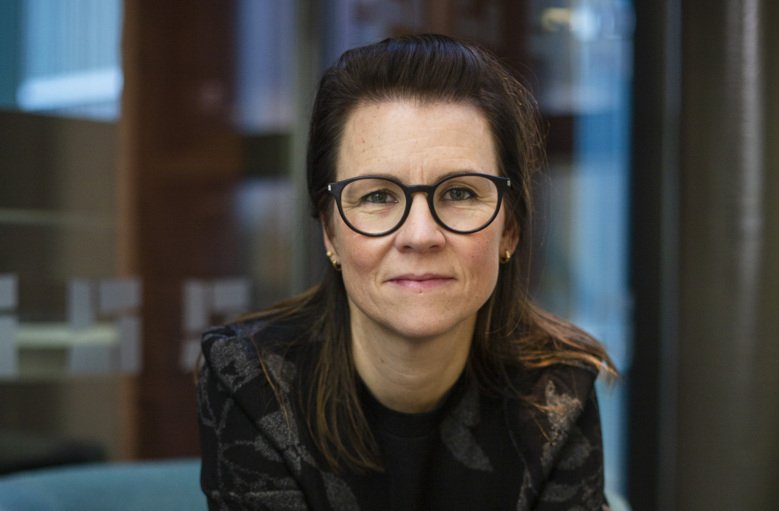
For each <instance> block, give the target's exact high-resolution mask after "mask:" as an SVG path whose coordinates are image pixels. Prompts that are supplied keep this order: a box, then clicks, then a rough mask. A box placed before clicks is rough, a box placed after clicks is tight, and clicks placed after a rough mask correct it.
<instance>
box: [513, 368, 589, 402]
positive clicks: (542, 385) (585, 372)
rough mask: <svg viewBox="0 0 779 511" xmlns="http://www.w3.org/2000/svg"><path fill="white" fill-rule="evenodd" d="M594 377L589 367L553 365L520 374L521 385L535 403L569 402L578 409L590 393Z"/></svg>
mask: <svg viewBox="0 0 779 511" xmlns="http://www.w3.org/2000/svg"><path fill="white" fill-rule="evenodd" d="M597 377H598V373H596V372H595V371H594V370H593V369H592V368H591V367H589V366H585V365H572V364H553V365H550V366H547V367H543V368H539V369H533V370H530V371H528V372H527V373H525V374H523V376H522V381H523V384H522V387H523V389H526V390H527V391H528V397H529V398H530V400H531V401H533V402H535V403H538V404H541V405H545V406H555V405H561V404H562V403H569V404H570V406H572V407H577V408H579V407H582V406H583V405H584V404H585V402H586V401H587V400H588V399H589V398H590V396H591V395H592V394H593V392H594V388H595V381H596V379H597Z"/></svg>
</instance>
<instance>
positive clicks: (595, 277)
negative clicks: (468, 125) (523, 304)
mask: <svg viewBox="0 0 779 511" xmlns="http://www.w3.org/2000/svg"><path fill="white" fill-rule="evenodd" d="M533 15H534V17H535V20H536V21H537V27H538V31H537V32H536V34H535V35H534V38H533V50H534V53H535V55H536V56H537V57H538V59H539V61H540V73H541V79H540V86H539V88H538V90H539V91H540V93H539V94H540V97H539V100H540V103H541V107H542V110H543V111H544V113H545V115H547V116H548V117H550V119H551V121H550V122H551V123H552V124H553V125H554V124H557V125H562V126H564V128H563V129H567V130H569V131H570V132H569V133H568V134H567V136H568V137H570V141H569V142H567V144H569V145H566V143H562V144H560V143H559V141H558V145H557V147H555V146H554V144H553V145H552V148H551V151H550V155H549V159H550V171H551V174H552V179H551V186H550V191H549V196H548V197H547V201H548V203H549V206H548V209H549V211H551V214H550V221H551V225H550V226H549V227H545V228H544V230H545V231H546V232H549V233H550V235H549V236H548V237H547V239H546V240H545V241H546V243H545V249H544V252H545V254H544V256H543V260H544V270H543V274H542V279H541V285H540V296H541V299H542V301H544V302H545V303H546V304H547V305H548V306H549V307H550V308H551V309H552V310H554V311H555V312H557V313H558V314H561V315H562V316H564V317H566V318H568V319H570V320H572V321H573V322H574V323H576V324H577V325H579V326H581V327H582V328H584V329H585V330H587V331H588V332H590V333H591V334H593V335H594V336H595V337H597V338H598V339H599V340H600V341H602V342H603V343H605V345H606V347H607V349H608V351H609V354H610V355H611V356H612V358H613V359H614V362H615V363H616V365H617V367H618V369H619V370H620V371H621V372H622V376H623V379H622V381H621V382H620V383H618V384H617V385H615V386H614V387H612V388H604V387H603V386H602V385H601V386H600V387H599V394H600V401H601V419H602V424H603V437H604V451H605V457H606V480H607V486H608V487H609V488H610V489H612V490H613V491H616V492H619V493H621V494H624V493H625V490H626V485H625V483H626V477H625V470H626V463H625V453H626V443H625V442H626V431H625V417H626V407H625V400H626V395H625V387H626V385H625V379H626V378H628V377H629V365H630V351H631V343H632V338H631V332H630V328H629V325H630V298H629V291H628V283H627V275H628V274H627V260H628V253H627V249H628V233H627V221H628V175H629V167H628V164H629V162H628V155H629V144H630V137H629V126H630V109H629V97H630V79H631V69H632V61H631V55H632V28H633V15H632V4H631V3H630V2H629V1H628V0H569V1H567V2H563V3H560V2H550V1H546V0H536V1H535V2H533ZM563 138H566V137H563Z"/></svg>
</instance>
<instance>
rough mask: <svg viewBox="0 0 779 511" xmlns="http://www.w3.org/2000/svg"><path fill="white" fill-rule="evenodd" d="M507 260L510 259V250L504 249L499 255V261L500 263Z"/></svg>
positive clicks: (504, 262)
mask: <svg viewBox="0 0 779 511" xmlns="http://www.w3.org/2000/svg"><path fill="white" fill-rule="evenodd" d="M509 261H511V252H510V251H508V250H506V251H505V252H503V255H502V256H500V262H501V264H506V263H507V262H509Z"/></svg>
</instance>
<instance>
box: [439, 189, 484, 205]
mask: <svg viewBox="0 0 779 511" xmlns="http://www.w3.org/2000/svg"><path fill="white" fill-rule="evenodd" d="M441 197H442V198H443V199H444V200H449V201H464V200H470V199H475V198H476V193H475V192H474V191H473V190H471V189H470V188H465V187H462V186H460V187H452V188H449V189H448V190H446V191H445V192H444V193H443V195H442V196H441Z"/></svg>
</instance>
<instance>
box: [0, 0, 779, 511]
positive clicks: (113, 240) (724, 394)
mask: <svg viewBox="0 0 779 511" xmlns="http://www.w3.org/2000/svg"><path fill="white" fill-rule="evenodd" d="M778 23H779V3H776V2H771V1H770V0H741V1H736V0H705V1H704V0H697V1H696V0H690V1H683V0H656V1H653V2H639V1H636V2H632V1H631V0H381V1H380V0H288V1H287V0H223V1H219V2H213V1H206V0H165V1H157V0H124V1H122V0H0V474H9V473H14V472H18V471H20V470H24V469H29V468H36V467H44V466H53V465H63V464H70V463H80V462H88V461H108V460H111V461H114V460H156V459H167V458H181V457H193V456H197V455H198V437H197V422H196V416H195V401H194V389H193V372H192V368H193V367H194V365H195V362H196V359H197V356H198V350H199V347H198V340H199V335H200V332H201V331H202V330H203V328H205V327H206V326H207V325H209V324H214V323H218V322H221V321H225V320H227V319H229V318H230V317H232V316H234V315H236V314H239V313H241V312H245V311H247V310H251V309H255V308H257V307H261V306H263V305H267V304H270V303H272V302H273V301H275V300H277V299H279V298H282V297H284V296H288V295H289V294H291V293H293V292H298V291H301V290H303V289H304V288H306V287H307V286H309V285H311V284H312V283H314V282H315V281H316V280H317V279H318V277H319V275H320V272H321V270H322V268H323V265H324V264H326V259H325V258H324V256H323V248H322V246H321V235H320V234H319V233H318V226H317V225H316V224H315V223H314V222H313V221H312V220H311V219H310V218H309V216H308V213H307V211H308V209H307V207H308V206H307V203H306V195H305V190H304V188H305V182H304V181H305V178H304V159H305V144H306V129H307V120H308V115H309V109H310V105H311V101H312V99H313V92H314V90H315V87H316V83H317V79H318V76H319V75H320V73H321V71H322V70H323V69H324V68H325V67H327V66H328V65H330V64H332V63H333V62H334V60H335V58H336V57H337V56H338V55H339V54H340V53H341V52H342V51H344V50H345V49H347V48H349V47H352V46H355V45H359V44H364V43H369V42H374V41H377V40H379V39H381V38H384V37H386V36H390V35H399V34H405V33H414V32H438V33H445V34H449V35H453V36H456V37H461V38H466V39H469V40H471V41H474V42H477V43H479V44H481V45H483V46H486V47H487V48H489V49H491V50H492V51H493V52H494V53H496V54H497V55H498V56H499V57H500V59H501V60H502V61H503V62H504V63H505V64H506V65H507V66H509V67H510V68H511V69H512V70H513V71H514V72H515V73H516V75H517V76H518V77H519V78H520V79H521V80H522V81H523V82H524V83H525V84H526V85H528V86H529V87H530V88H531V89H532V90H533V91H534V93H535V95H536V97H537V99H538V102H539V105H540V108H541V111H542V114H543V122H544V129H545V132H546V134H547V148H548V159H549V161H548V175H547V178H546V179H544V180H543V181H542V182H540V183H539V188H538V204H539V220H538V226H537V233H536V239H535V240H534V247H533V248H532V249H533V250H534V251H535V252H536V253H537V255H536V257H535V261H536V262H535V266H534V269H533V272H534V274H533V278H534V282H535V296H536V298H537V299H538V300H539V301H540V302H542V303H543V304H545V305H546V306H547V307H549V308H550V309H552V310H553V311H555V312H556V313H558V314H560V315H562V316H565V317H567V318H569V319H571V320H572V321H574V322H576V323H577V324H579V325H581V326H582V327H584V328H585V329H587V330H588V331H590V332H591V333H593V334H594V335H595V336H597V337H598V338H599V339H601V340H602V341H603V342H604V343H605V344H606V346H607V347H608V349H609V352H610V353H611V355H612V357H613V358H614V360H615V362H616V363H617V365H618V367H619V369H620V371H621V372H622V379H621V380H620V381H619V383H618V384H616V385H614V386H611V387H606V386H604V387H601V388H599V392H600V399H601V406H602V414H603V416H602V419H603V427H604V439H605V456H606V472H607V485H608V487H609V488H610V490H611V491H613V492H615V493H616V494H620V495H623V496H625V497H626V498H627V499H628V500H629V502H630V504H631V506H632V508H633V509H635V510H683V511H688V510H697V509H701V510H703V509H705V510H710V509H766V510H767V509H772V508H773V507H772V503H775V502H779V485H776V481H777V480H779V229H777V227H776V226H777V225H779V201H777V200H776V199H777V198H778V197H779V94H777V91H776V83H777V81H778V80H779V40H778V39H779V37H778V36H777V33H776V31H775V30H774V31H771V30H769V27H771V26H776V24H778Z"/></svg>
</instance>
